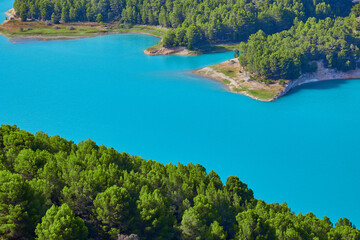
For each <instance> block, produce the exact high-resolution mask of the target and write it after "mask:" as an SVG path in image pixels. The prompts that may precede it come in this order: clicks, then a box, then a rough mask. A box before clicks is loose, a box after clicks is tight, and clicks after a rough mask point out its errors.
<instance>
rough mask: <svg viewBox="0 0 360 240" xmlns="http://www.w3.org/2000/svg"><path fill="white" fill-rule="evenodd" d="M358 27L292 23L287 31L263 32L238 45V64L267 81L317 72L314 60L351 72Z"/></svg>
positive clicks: (353, 22) (351, 20)
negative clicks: (271, 33) (239, 52)
mask: <svg viewBox="0 0 360 240" xmlns="http://www.w3.org/2000/svg"><path fill="white" fill-rule="evenodd" d="M359 29H360V24H359V22H358V20H357V18H356V17H355V16H354V15H352V16H350V17H347V18H336V19H330V18H326V19H325V20H316V19H315V18H310V19H308V20H307V21H306V22H305V23H304V22H302V21H295V23H294V26H293V27H291V28H290V29H289V30H287V31H282V32H280V33H276V34H273V35H267V34H265V33H264V32H263V31H259V32H257V33H256V34H253V35H252V36H250V38H249V40H248V42H247V43H246V44H245V43H244V42H243V43H242V44H241V45H240V51H241V53H242V54H241V56H240V58H239V61H240V64H241V65H242V66H244V67H245V69H247V70H248V71H250V72H253V73H256V74H258V75H260V76H263V77H266V78H270V79H295V78H298V77H299V76H300V73H306V72H313V71H316V70H317V63H316V62H315V61H319V60H323V63H324V65H325V67H328V68H336V69H338V70H341V71H348V70H353V69H355V68H356V67H357V61H358V59H359V57H360V50H359V48H360V34H359V32H358V30H359Z"/></svg>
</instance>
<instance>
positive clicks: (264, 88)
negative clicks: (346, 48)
mask: <svg viewBox="0 0 360 240" xmlns="http://www.w3.org/2000/svg"><path fill="white" fill-rule="evenodd" d="M317 65H318V70H317V71H316V72H315V73H307V74H303V75H301V76H300V77H299V78H298V79H295V80H291V81H290V80H284V84H283V85H281V84H279V81H277V82H274V83H271V84H265V83H261V82H256V81H254V80H252V79H251V74H249V73H246V72H243V71H241V69H242V68H241V66H240V65H239V63H238V61H237V59H231V60H228V61H225V62H222V63H220V64H216V65H214V66H210V67H205V68H202V69H198V70H195V71H193V73H195V74H197V75H200V76H203V77H205V78H210V79H213V80H216V81H219V82H221V83H222V84H224V85H225V86H226V88H227V89H228V90H229V91H230V92H233V93H237V94H242V95H245V96H248V97H251V98H253V99H255V100H259V101H263V102H272V101H275V100H277V99H279V98H281V97H283V96H285V95H286V94H287V93H288V92H289V91H291V90H292V89H293V88H295V87H297V86H300V85H303V84H306V83H312V82H318V81H328V80H342V79H358V78H359V79H360V69H355V70H352V71H348V72H340V71H338V70H335V69H331V68H325V67H324V64H323V63H322V62H321V61H319V62H317ZM238 72H239V73H238ZM259 93H262V94H261V95H260V97H259ZM271 94H273V95H272V96H271Z"/></svg>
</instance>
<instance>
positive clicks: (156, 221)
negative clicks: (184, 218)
mask: <svg viewBox="0 0 360 240" xmlns="http://www.w3.org/2000/svg"><path fill="white" fill-rule="evenodd" d="M137 209H138V211H139V213H140V221H141V225H142V226H143V231H144V233H143V234H144V237H146V238H148V239H170V238H172V237H173V235H174V233H173V230H172V226H173V224H174V220H175V218H174V216H173V215H172V212H171V211H170V209H169V203H168V200H167V199H166V198H165V197H164V196H163V195H162V194H161V193H160V191H159V190H158V189H156V190H155V191H154V192H149V190H148V188H147V187H146V186H145V187H143V188H142V189H141V191H140V196H139V200H138V201H137Z"/></svg>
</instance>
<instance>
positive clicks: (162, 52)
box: [144, 47, 196, 56]
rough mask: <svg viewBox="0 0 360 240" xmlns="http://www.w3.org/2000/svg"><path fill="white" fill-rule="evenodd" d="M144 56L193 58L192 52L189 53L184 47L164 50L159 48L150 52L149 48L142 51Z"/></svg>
mask: <svg viewBox="0 0 360 240" xmlns="http://www.w3.org/2000/svg"><path fill="white" fill-rule="evenodd" d="M144 53H145V54H146V55H150V56H155V55H181V56H194V55H196V54H195V53H194V52H191V51H189V49H187V48H186V47H173V48H165V47H161V48H159V49H154V50H152V49H151V48H149V49H146V50H145V51H144Z"/></svg>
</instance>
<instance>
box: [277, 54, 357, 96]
mask: <svg viewBox="0 0 360 240" xmlns="http://www.w3.org/2000/svg"><path fill="white" fill-rule="evenodd" d="M317 65H318V70H317V71H316V72H315V73H307V74H303V75H301V76H300V77H299V78H298V79H296V80H292V81H289V82H288V84H287V86H286V88H285V89H284V91H282V92H281V93H280V94H279V95H277V96H275V97H274V100H276V99H278V98H280V97H282V96H284V95H286V94H287V93H288V92H289V91H290V90H291V89H293V88H295V87H297V86H300V85H303V84H306V83H311V82H318V81H327V80H341V79H357V78H360V69H359V68H357V69H355V70H351V71H347V72H341V71H338V70H336V69H332V68H325V67H324V64H323V62H322V61H318V62H317Z"/></svg>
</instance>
